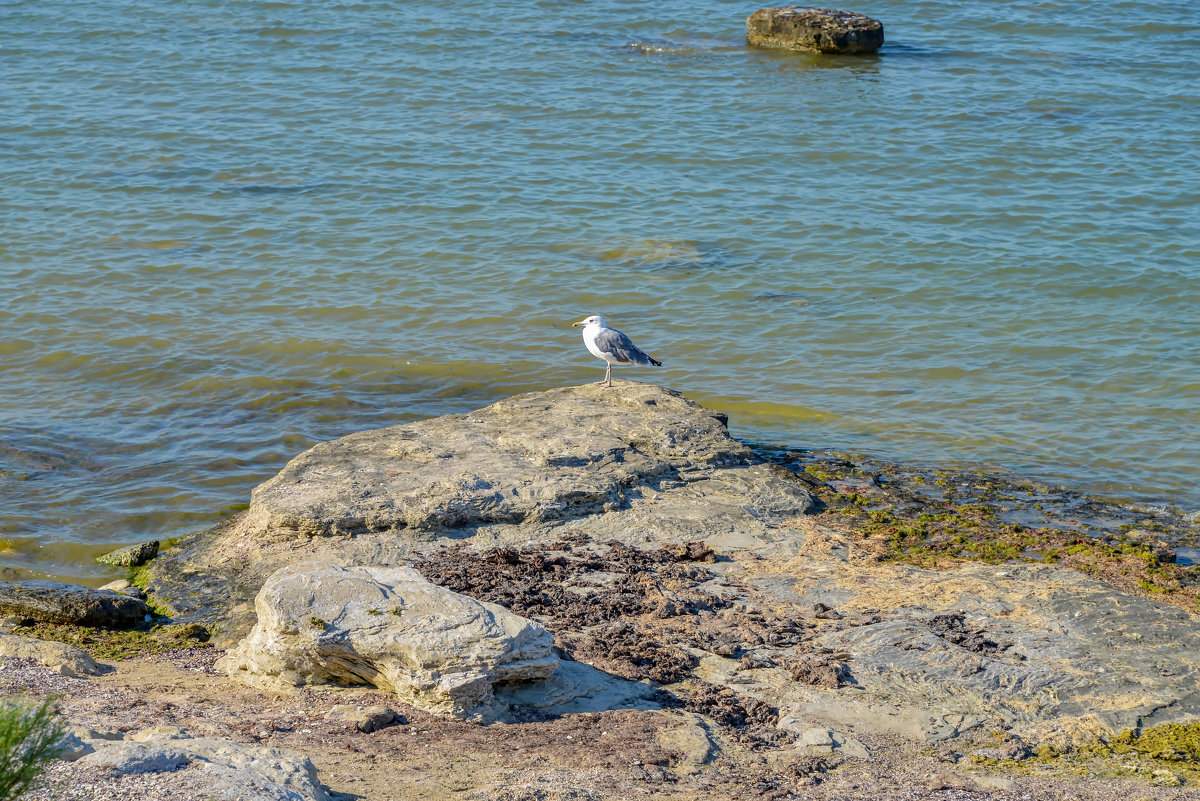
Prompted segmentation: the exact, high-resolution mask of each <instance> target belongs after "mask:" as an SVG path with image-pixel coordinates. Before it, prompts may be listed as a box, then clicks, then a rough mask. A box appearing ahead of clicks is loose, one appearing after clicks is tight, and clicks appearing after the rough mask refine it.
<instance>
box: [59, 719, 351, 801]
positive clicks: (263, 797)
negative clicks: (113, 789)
mask: <svg viewBox="0 0 1200 801" xmlns="http://www.w3.org/2000/svg"><path fill="white" fill-rule="evenodd" d="M90 745H92V746H93V747H94V748H95V751H94V752H93V753H90V754H87V755H86V756H83V757H81V758H80V759H79V760H78V762H77V764H79V765H81V766H91V767H99V768H103V769H105V770H108V771H111V772H113V773H115V774H118V775H129V774H136V773H173V772H175V771H178V770H180V769H181V768H185V767H186V768H187V770H186V771H184V772H183V773H181V774H180V776H181V777H183V776H185V775H186V777H187V778H186V782H185V780H184V779H181V780H180V784H181V785H186V786H193V785H194V784H196V783H199V784H200V785H202V786H203V788H204V791H205V797H207V798H212V799H216V800H217V801H328V799H329V796H328V794H327V793H326V792H325V790H324V789H323V788H322V787H321V784H320V782H319V781H318V780H317V770H316V768H315V767H314V766H313V764H312V762H311V761H310V760H309V759H308V758H307V757H305V756H304V755H302V754H299V753H297V752H295V751H290V750H287V749H283V748H268V747H262V746H251V745H242V744H240V743H236V742H233V741H231V740H225V739H221V738H217V737H189V736H188V735H187V733H186V732H184V731H182V730H180V729H177V728H175V727H166V726H164V727H154V728H151V729H147V730H143V731H141V732H138V733H137V734H135V735H133V736H131V737H130V738H129V739H128V740H121V741H118V742H105V741H103V740H93V741H91V742H90Z"/></svg>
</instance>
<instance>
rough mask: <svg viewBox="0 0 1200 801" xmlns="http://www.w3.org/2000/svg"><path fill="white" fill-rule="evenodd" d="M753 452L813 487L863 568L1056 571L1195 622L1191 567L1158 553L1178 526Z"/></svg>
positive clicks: (1129, 513) (1183, 524)
mask: <svg viewBox="0 0 1200 801" xmlns="http://www.w3.org/2000/svg"><path fill="white" fill-rule="evenodd" d="M760 452H762V453H763V454H764V455H766V456H769V457H771V458H772V459H773V460H774V461H776V462H778V463H779V464H781V465H783V466H785V467H787V468H788V469H790V470H792V471H794V472H796V473H797V474H798V475H799V476H800V477H801V478H802V479H804V480H805V481H806V483H808V484H809V485H810V486H813V488H814V490H815V492H816V494H817V495H818V497H819V499H820V501H821V502H822V503H823V504H824V511H823V512H822V513H821V515H820V516H819V518H818V519H820V520H821V522H823V523H824V524H826V525H828V526H830V527H831V528H835V529H839V530H841V531H843V532H845V534H846V535H847V536H848V537H849V538H850V539H851V541H853V542H854V543H855V544H856V546H858V547H859V548H860V549H861V551H860V552H862V553H865V554H867V555H868V557H869V558H874V559H877V560H879V561H894V562H905V563H908V564H914V565H918V566H920V567H924V568H929V569H942V568H952V567H954V566H955V565H956V564H961V563H963V562H968V561H970V562H984V563H987V564H1001V563H1005V562H1044V563H1049V564H1056V565H1059V566H1060V567H1065V568H1070V569H1072V570H1077V571H1079V572H1081V573H1085V574H1087V575H1088V576H1091V577H1093V578H1097V579H1100V580H1102V581H1106V582H1108V583H1110V584H1113V585H1114V586H1117V587H1119V588H1121V589H1122V590H1125V591H1126V592H1131V593H1135V594H1137V595H1143V596H1147V597H1151V598H1154V599H1155V600H1157V601H1162V602H1165V603H1169V604H1173V605H1176V606H1179V607H1182V608H1184V609H1187V610H1188V611H1189V612H1192V613H1194V614H1200V566H1194V565H1193V566H1181V565H1177V564H1175V562H1174V556H1173V552H1172V550H1171V547H1170V546H1169V545H1168V544H1167V542H1177V543H1180V544H1183V543H1186V542H1191V541H1193V539H1194V538H1195V537H1196V536H1197V532H1196V529H1195V525H1194V521H1190V520H1189V519H1187V518H1185V517H1183V516H1180V515H1174V514H1171V513H1165V512H1164V513H1161V514H1160V513H1158V512H1146V511H1143V510H1137V509H1134V508H1131V507H1129V506H1127V505H1123V504H1120V503H1117V502H1115V501H1106V500H1102V499H1096V498H1091V497H1088V496H1085V495H1082V494H1081V493H1076V492H1073V491H1070V490H1065V489H1061V488H1050V487H1045V486H1037V485H1034V484H1032V483H1029V482H1025V481H1022V480H1019V479H1015V478H1012V477H1007V476H1004V475H998V474H988V473H984V472H981V471H969V470H964V471H950V470H939V471H924V472H922V471H921V470H920V469H919V468H914V467H911V466H907V465H899V464H890V463H878V462H869V461H863V462H859V461H856V460H850V459H845V458H840V457H835V456H829V455H826V456H823V457H822V456H820V455H816V454H814V453H812V452H794V451H776V452H772V451H770V450H769V449H763V448H760ZM1155 515H1159V516H1157V517H1156V516H1155ZM1160 537H1162V538H1163V540H1165V542H1164V541H1163V540H1160V539H1159V538H1160Z"/></svg>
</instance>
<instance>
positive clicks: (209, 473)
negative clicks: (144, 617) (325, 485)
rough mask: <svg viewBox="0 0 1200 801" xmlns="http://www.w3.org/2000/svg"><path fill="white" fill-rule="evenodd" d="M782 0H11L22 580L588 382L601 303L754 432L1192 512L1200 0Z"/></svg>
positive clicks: (14, 522)
mask: <svg viewBox="0 0 1200 801" xmlns="http://www.w3.org/2000/svg"><path fill="white" fill-rule="evenodd" d="M753 8H754V7H753V6H747V5H744V4H741V3H733V2H719V1H717V0H711V1H709V2H693V3H688V4H674V5H672V4H666V6H665V7H656V6H653V5H650V4H645V3H635V2H617V1H616V0H598V1H597V2H591V3H580V4H562V3H528V2H525V3H516V2H505V1H504V0H500V2H490V3H486V4H485V3H473V2H464V3H458V4H456V5H453V6H446V5H445V4H433V3H423V2H404V3H396V4H376V3H370V4H366V3H364V4H354V3H347V4H326V3H321V4H306V3H297V4H291V3H283V2H265V3H262V2H215V0H212V1H210V2H198V1H197V0H179V1H178V2H156V1H155V0H149V1H147V0H143V1H142V2H136V3H135V2H105V1H104V0H99V1H98V2H95V3H77V2H62V1H61V0H44V1H43V2H39V3H28V2H6V3H3V4H0V15H2V16H3V20H4V24H3V27H2V30H3V35H2V36H0V65H2V69H0V82H2V83H0V93H2V94H0V99H2V100H3V106H2V107H3V110H4V111H3V114H2V115H0V171H2V174H3V176H4V178H3V188H2V189H0V208H2V209H3V221H4V226H3V236H2V237H0V572H2V573H3V574H4V576H8V577H13V576H19V577H31V576H37V575H43V574H48V575H55V576H65V577H72V578H77V579H81V580H84V581H88V582H92V583H94V582H101V581H103V580H106V579H107V578H108V577H109V576H110V575H112V574H111V573H108V572H105V570H107V569H103V568H99V567H97V566H94V565H90V564H89V562H90V560H91V558H92V557H94V556H95V555H97V554H99V553H102V552H104V551H105V550H108V549H110V548H112V547H115V546H117V545H121V544H126V543H131V542H137V541H141V540H144V539H148V538H151V537H171V536H178V535H181V534H184V533H187V532H189V531H193V530H196V529H198V528H201V527H203V526H205V525H207V524H209V523H211V522H213V521H215V520H216V519H219V518H220V517H221V516H223V515H225V514H228V513H229V511H230V508H231V507H233V506H234V505H236V504H239V503H244V502H245V501H246V500H248V497H249V491H250V488H251V487H252V486H253V485H254V484H256V483H258V482H259V481H261V480H263V479H265V478H267V477H268V476H270V475H271V474H273V473H274V472H275V471H276V470H278V469H279V468H280V467H281V466H282V465H283V464H284V462H285V461H286V460H287V459H289V458H290V457H291V456H293V455H295V454H296V453H298V452H299V451H300V450H302V449H304V448H305V447H307V446H308V445H310V444H311V443H313V442H314V441H317V440H321V439H327V438H331V437H336V436H340V435H343V434H346V433H350V432H352V431H356V430H360V429H364V428H369V427H376V426H381V425H385V424H391V423H395V422H403V421H407V420H411V419H415V418H418V417H422V416H426V415H433V414H442V413H446V412H453V411H464V410H467V409H470V408H475V407H478V406H482V405H484V404H486V403H488V402H490V401H492V400H495V399H497V398H500V397H503V396H506V395H509V394H512V393H515V392H520V391H525V390H537V389H545V388H550V387H555V386H560V385H564V384H572V383H581V382H584V381H587V380H598V379H599V378H600V377H601V376H602V371H603V364H602V363H601V362H599V361H597V360H595V359H593V358H592V357H591V356H590V355H588V353H587V352H586V351H585V350H584V349H583V346H582V344H581V342H580V341H579V333H578V330H577V329H572V328H570V323H571V322H572V321H574V320H577V319H579V318H581V317H583V316H584V315H586V314H590V313H603V314H605V315H606V316H607V317H608V318H609V320H610V322H611V323H612V324H613V325H616V326H617V327H619V328H621V329H623V330H625V331H626V332H627V333H629V334H630V335H631V336H633V338H634V339H635V341H636V342H638V343H639V344H640V345H641V346H642V347H644V348H645V349H646V350H648V351H649V352H650V353H652V354H653V355H655V356H657V357H658V358H659V359H661V360H662V361H663V362H664V363H665V364H666V366H665V367H664V368H662V369H661V370H657V371H653V372H651V371H649V370H639V371H636V372H633V371H629V372H626V373H623V374H619V375H624V376H625V377H632V378H637V379H639V380H648V381H658V382H661V383H664V384H666V385H668V386H671V387H674V388H676V389H679V390H681V391H683V392H685V393H686V394H688V395H689V396H690V397H692V398H695V399H697V400H699V401H701V402H703V403H705V404H707V405H710V406H713V407H717V408H721V409H724V410H727V411H729V412H730V413H731V417H732V423H733V429H734V433H735V434H736V435H738V436H741V437H743V438H750V439H755V440H760V441H769V442H775V443H780V444H784V445H787V446H790V447H796V448H830V447H832V448H847V449H856V450H864V451H870V452H874V453H878V454H882V455H885V456H887V457H888V458H895V459H909V460H916V461H920V462H923V463H931V464H932V463H949V462H963V461H968V462H981V463H984V464H993V465H997V466H1004V467H1008V468H1012V469H1016V470H1019V471H1023V472H1025V473H1027V474H1029V475H1031V476H1035V477H1039V478H1043V479H1050V480H1058V481H1066V482H1069V483H1072V484H1074V485H1077V486H1080V487H1083V488H1086V489H1089V490H1094V491H1102V492H1108V493H1115V494H1117V495H1120V496H1122V497H1127V498H1129V499H1131V500H1134V501H1138V502H1142V503H1158V504H1173V505H1178V506H1181V507H1183V508H1184V509H1196V508H1200V489H1197V484H1198V480H1200V398H1198V396H1200V323H1198V321H1197V309H1198V308H1200V280H1198V279H1200V266H1198V265H1200V214H1198V212H1197V203H1198V201H1200V158H1198V148H1200V144H1198V143H1200V135H1198V134H1200V102H1198V101H1200V98H1198V96H1197V95H1198V94H1200V92H1198V90H1197V80H1196V77H1195V76H1196V72H1195V69H1196V60H1195V53H1196V46H1197V44H1200V10H1198V9H1200V6H1197V5H1196V4H1195V3H1193V2H1190V0H1178V1H1170V0H1163V2H1123V3H1122V2H1116V3H1113V2H1083V3H1070V4H1067V3H1054V2H1036V3H1034V2H984V1H983V0H965V1H964V2H957V3H931V2H903V3H902V2H895V1H889V2H876V3H874V4H872V5H867V6H856V7H855V9H856V10H859V11H862V12H864V13H868V14H870V15H872V16H875V17H877V18H879V19H881V20H883V22H884V23H885V26H886V34H887V44H886V45H885V46H884V48H883V49H882V50H881V51H880V53H878V54H877V55H873V56H862V57H846V58H831V57H820V56H809V55H802V54H796V53H789V52H772V51H762V50H755V49H751V48H748V47H747V46H746V45H745V43H744V36H745V28H744V20H745V17H746V15H747V14H748V13H749V12H750V11H752V10H753ZM4 576H0V577H4Z"/></svg>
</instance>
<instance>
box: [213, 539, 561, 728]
mask: <svg viewBox="0 0 1200 801" xmlns="http://www.w3.org/2000/svg"><path fill="white" fill-rule="evenodd" d="M256 608H257V610H258V624H257V625H256V626H255V627H254V629H253V631H251V633H250V636H248V637H247V638H246V639H245V640H243V641H242V642H241V643H240V644H239V645H238V646H237V647H236V648H235V649H233V650H232V651H230V652H229V653H228V654H227V655H226V656H225V657H222V658H221V659H220V660H219V661H218V662H217V668H218V669H221V670H225V671H226V672H228V673H229V674H230V675H231V676H233V677H234V678H236V679H238V680H239V681H243V682H245V683H248V684H253V685H256V686H260V687H266V688H270V689H276V690H277V689H283V688H287V687H289V686H296V685H299V684H343V685H364V684H368V685H374V686H376V687H379V688H380V689H383V690H387V691H389V692H392V693H394V694H395V695H396V696H397V697H398V698H399V699H400V700H402V701H405V702H406V703H411V704H413V705H414V706H417V707H420V708H422V709H425V710H428V711H430V712H434V713H436V714H441V715H447V716H452V717H457V718H481V717H482V718H490V717H493V716H494V715H495V714H496V712H497V710H495V709H493V708H492V703H493V700H494V693H493V690H492V687H493V685H495V684H499V683H505V682H516V681H534V680H539V679H546V678H549V677H550V676H551V675H552V674H553V673H554V669H555V668H556V667H557V666H558V656H556V655H555V653H554V650H553V644H554V638H553V637H552V636H551V635H550V633H549V632H547V631H546V629H545V628H543V627H542V625H541V624H540V623H535V622H534V621H531V620H526V619H525V618H522V617H520V616H518V615H515V614H513V613H512V612H509V611H508V610H507V609H504V608H503V607H501V606H497V605H495V604H489V603H483V602H480V601H476V600H474V599H473V598H468V597H466V596H465V595H459V594H458V593H455V592H451V591H450V590H447V589H446V588H444V587H439V586H437V585H435V584H431V583H429V582H428V581H426V580H425V579H424V578H423V577H422V576H421V574H420V573H418V572H417V571H415V570H413V569H412V568H405V567H400V568H387V567H343V566H341V565H334V564H329V563H324V562H308V563H304V564H300V565H296V566H294V567H287V568H283V569H282V570H280V571H278V572H277V573H275V574H274V575H272V576H271V577H270V578H269V579H268V580H267V583H266V584H265V585H264V586H263V588H262V591H261V592H260V593H259V594H258V599H257V601H256Z"/></svg>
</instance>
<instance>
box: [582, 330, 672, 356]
mask: <svg viewBox="0 0 1200 801" xmlns="http://www.w3.org/2000/svg"><path fill="white" fill-rule="evenodd" d="M596 347H598V348H599V349H600V350H601V352H603V353H607V354H609V355H610V356H612V357H613V359H615V360H616V361H618V362H620V363H621V364H641V365H651V364H655V365H658V364H661V362H659V361H657V360H655V359H651V358H650V357H649V356H647V355H646V354H645V353H643V352H642V350H641V349H640V348H638V346H637V345H635V344H633V342H632V341H630V339H629V337H627V336H625V335H624V334H622V333H621V332H620V331H618V330H617V329H615V328H601V329H600V333H599V334H597V335H596Z"/></svg>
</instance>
